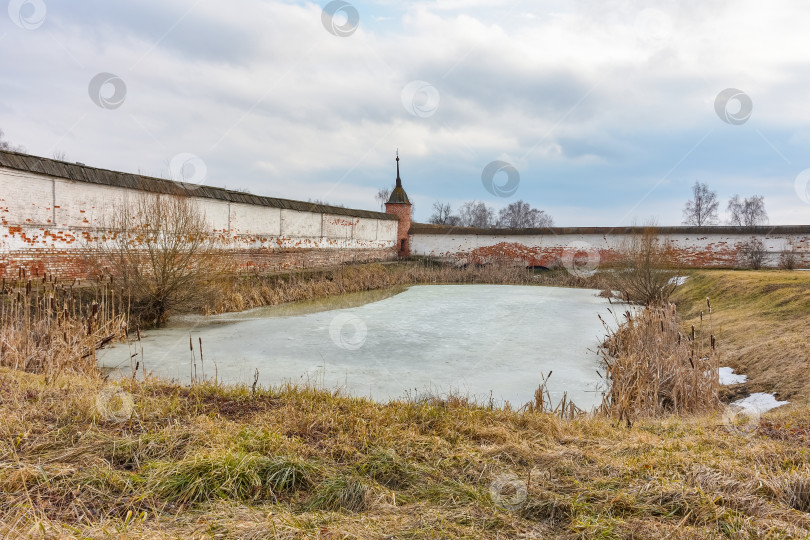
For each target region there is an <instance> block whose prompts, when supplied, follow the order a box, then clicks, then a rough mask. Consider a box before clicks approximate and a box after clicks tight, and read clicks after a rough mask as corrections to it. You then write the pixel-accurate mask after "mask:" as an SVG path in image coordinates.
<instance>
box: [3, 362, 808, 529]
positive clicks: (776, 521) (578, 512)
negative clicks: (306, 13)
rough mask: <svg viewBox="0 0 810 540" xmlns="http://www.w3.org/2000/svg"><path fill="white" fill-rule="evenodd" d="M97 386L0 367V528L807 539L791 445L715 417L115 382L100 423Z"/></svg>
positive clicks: (803, 477) (797, 455) (803, 474)
mask: <svg viewBox="0 0 810 540" xmlns="http://www.w3.org/2000/svg"><path fill="white" fill-rule="evenodd" d="M103 384H104V383H102V382H101V381H98V380H91V379H88V378H86V377H81V376H69V375H62V376H59V377H57V378H55V379H50V380H48V381H47V382H46V380H45V378H44V377H43V376H42V375H38V374H26V373H22V372H19V371H14V370H9V369H5V368H3V369H0V388H1V389H2V392H0V414H2V418H3V423H2V425H0V464H1V465H0V523H2V525H0V534H4V535H5V534H9V535H10V536H11V537H16V536H22V537H25V536H29V535H30V536H35V537H60V536H65V537H67V536H76V537H82V538H103V537H107V536H110V535H123V536H126V537H133V538H158V537H170V538H198V537H210V536H212V535H217V534H221V535H223V537H226V538H237V537H238V538H306V537H309V538H448V537H452V538H521V537H522V538H547V537H555V538H572V539H573V538H662V537H668V535H671V536H669V537H672V538H753V537H773V538H795V537H804V536H806V535H808V534H810V518H808V516H807V514H804V513H803V512H802V510H803V509H805V505H806V504H807V501H808V497H807V490H806V488H807V485H808V478H809V477H808V471H810V455H809V454H808V453H807V452H806V447H805V446H804V445H803V444H802V443H801V442H800V441H799V440H793V439H789V438H785V439H780V438H775V437H771V436H768V435H766V434H765V433H764V432H762V433H759V434H756V435H754V436H753V437H750V438H742V437H740V436H738V435H735V432H734V431H733V430H727V429H726V428H725V426H724V425H723V423H722V422H721V420H720V417H719V415H705V416H704V415H701V416H691V417H683V418H678V417H665V418H662V419H643V418H642V419H639V420H637V421H636V422H635V423H634V424H633V426H632V427H630V428H628V427H626V425H625V424H624V423H620V424H616V423H614V422H612V421H610V420H608V419H605V418H602V417H586V418H580V419H577V420H573V421H564V420H561V419H559V418H558V417H556V416H554V415H550V414H545V413H538V412H528V411H525V410H524V411H523V412H517V411H507V410H498V409H495V410H490V409H488V408H486V407H480V406H475V405H471V404H469V403H466V402H465V401H464V400H462V399H455V400H445V401H443V402H441V403H439V402H436V401H434V400H426V401H422V402H394V403H389V404H384V405H380V404H375V403H373V402H370V401H368V400H366V399H355V398H349V397H342V396H339V395H335V394H333V393H329V392H324V391H317V390H313V389H307V388H290V387H282V388H275V389H264V390H259V391H258V392H256V394H253V393H252V392H251V390H250V388H249V387H231V388H221V387H216V386H212V385H207V386H205V385H201V386H196V387H194V388H181V387H177V386H172V385H170V384H165V383H160V382H157V381H152V380H150V381H146V382H138V381H133V380H131V379H127V380H125V381H121V383H120V384H121V389H122V390H123V391H125V392H127V393H129V395H131V396H132V399H133V403H134V409H133V411H132V415H131V416H129V417H127V418H123V419H122V418H118V419H117V421H116V420H109V419H106V418H105V417H104V415H102V414H100V413H99V410H98V409H97V397H98V395H99V393H100V391H101V390H102V387H103ZM801 415H802V416H801V418H803V419H810V410H803V411H801ZM793 418H796V417H795V416H794V417H793ZM802 421H805V420H802ZM504 478H506V479H508V481H507V482H504V480H503V479H504ZM498 486H501V487H498ZM507 488H508V489H507ZM499 490H500V491H499Z"/></svg>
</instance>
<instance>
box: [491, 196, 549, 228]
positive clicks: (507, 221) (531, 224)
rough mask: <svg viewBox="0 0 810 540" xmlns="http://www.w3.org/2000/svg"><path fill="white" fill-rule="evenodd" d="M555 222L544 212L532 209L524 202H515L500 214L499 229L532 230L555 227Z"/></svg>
mask: <svg viewBox="0 0 810 540" xmlns="http://www.w3.org/2000/svg"><path fill="white" fill-rule="evenodd" d="M553 226H554V220H553V219H552V218H551V216H549V215H548V214H546V213H545V212H544V211H543V210H540V209H538V208H532V206H531V205H530V204H529V203H526V202H523V201H517V202H513V203H512V204H510V205H509V206H507V207H506V208H502V209H501V210H500V212H498V227H501V228H504V229H530V228H536V227H553Z"/></svg>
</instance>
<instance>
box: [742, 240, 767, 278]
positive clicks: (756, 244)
mask: <svg viewBox="0 0 810 540" xmlns="http://www.w3.org/2000/svg"><path fill="white" fill-rule="evenodd" d="M765 256H766V253H765V245H764V244H763V243H762V240H760V239H759V238H751V239H750V240H749V241H748V242H746V243H745V244H743V245H742V246H741V247H740V250H739V252H738V257H739V261H740V264H742V266H745V267H746V268H752V269H754V270H759V269H760V268H762V265H763V263H764V262H765Z"/></svg>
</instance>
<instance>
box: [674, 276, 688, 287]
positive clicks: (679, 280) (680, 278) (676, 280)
mask: <svg viewBox="0 0 810 540" xmlns="http://www.w3.org/2000/svg"><path fill="white" fill-rule="evenodd" d="M687 279H689V276H675V277H672V278H669V284H670V285H683V284H684V283H686V280H687Z"/></svg>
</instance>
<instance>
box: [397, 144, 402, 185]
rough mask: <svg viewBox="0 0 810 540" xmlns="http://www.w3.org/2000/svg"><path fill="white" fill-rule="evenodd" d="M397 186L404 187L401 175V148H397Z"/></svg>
mask: <svg viewBox="0 0 810 540" xmlns="http://www.w3.org/2000/svg"><path fill="white" fill-rule="evenodd" d="M397 187H402V179H401V178H400V177H399V148H397Z"/></svg>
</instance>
